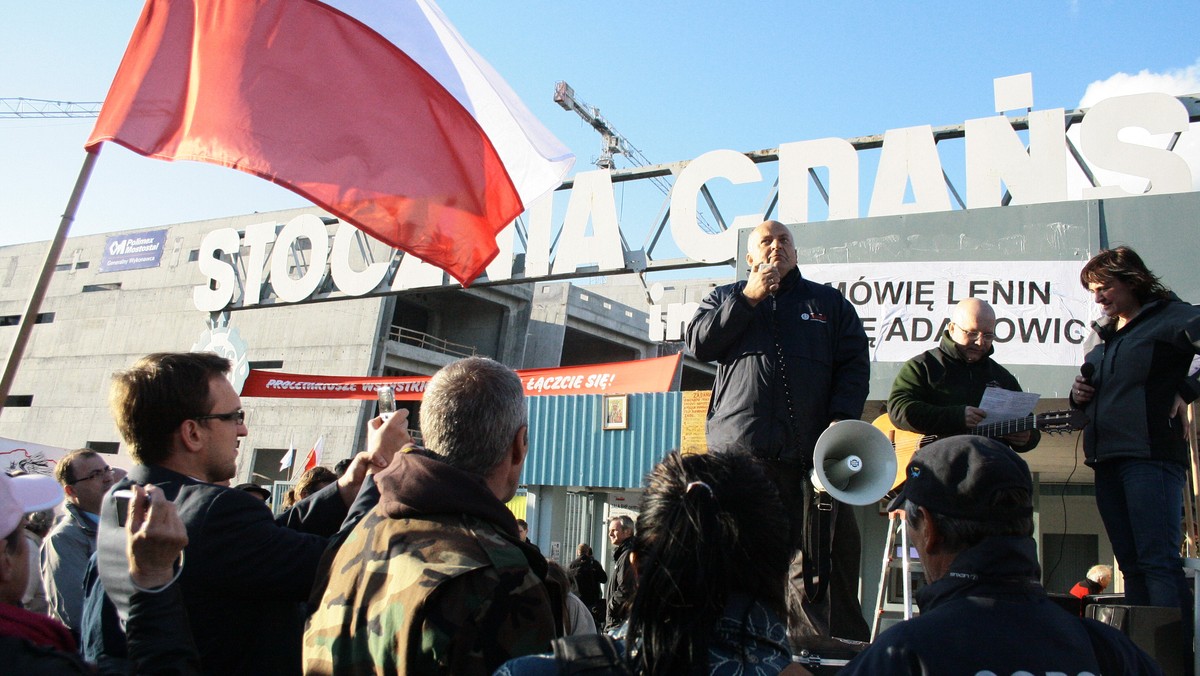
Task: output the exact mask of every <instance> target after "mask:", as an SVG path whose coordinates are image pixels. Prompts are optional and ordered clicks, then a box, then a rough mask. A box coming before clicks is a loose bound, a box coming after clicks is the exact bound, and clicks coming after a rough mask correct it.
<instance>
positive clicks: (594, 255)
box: [554, 169, 625, 275]
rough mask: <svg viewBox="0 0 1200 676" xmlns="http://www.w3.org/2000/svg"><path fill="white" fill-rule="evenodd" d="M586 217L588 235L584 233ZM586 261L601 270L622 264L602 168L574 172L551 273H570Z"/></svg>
mask: <svg viewBox="0 0 1200 676" xmlns="http://www.w3.org/2000/svg"><path fill="white" fill-rule="evenodd" d="M589 219H590V220H591V222H592V236H591V237H588V236H586V235H585V234H584V233H585V232H587V225H588V220H589ZM586 263H598V264H599V265H600V271H601V272H603V271H606V270H620V269H621V268H624V267H625V254H624V253H623V252H622V251H621V227H620V226H619V225H618V224H617V204H616V202H615V201H614V200H613V187H612V174H610V173H608V171H606V170H603V169H601V170H596V171H585V172H582V173H579V174H575V187H573V188H571V201H570V202H568V203H567V215H566V216H565V217H564V218H563V226H562V232H561V233H560V234H559V237H558V248H557V249H556V250H555V252H554V274H556V275H561V274H563V273H567V274H570V273H572V272H575V271H577V270H579V268H580V267H581V266H582V265H584V264H586Z"/></svg>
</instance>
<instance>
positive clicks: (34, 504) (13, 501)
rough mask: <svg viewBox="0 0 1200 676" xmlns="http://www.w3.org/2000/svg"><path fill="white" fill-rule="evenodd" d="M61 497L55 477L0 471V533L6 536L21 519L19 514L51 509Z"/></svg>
mask: <svg viewBox="0 0 1200 676" xmlns="http://www.w3.org/2000/svg"><path fill="white" fill-rule="evenodd" d="M62 499H63V489H62V486H59V485H58V482H57V481H55V480H54V477H51V476H46V475H45V474H22V475H21V476H16V477H12V476H9V475H8V474H5V473H4V472H0V537H8V535H9V534H10V533H12V532H13V530H15V529H16V527H17V524H18V523H21V517H23V516H25V515H26V514H29V513H31V512H40V511H42V510H43V509H50V508H51V507H54V506H55V505H57V504H58V503H60V502H62Z"/></svg>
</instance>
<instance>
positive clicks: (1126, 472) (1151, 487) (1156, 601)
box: [1095, 459, 1191, 616]
mask: <svg viewBox="0 0 1200 676" xmlns="http://www.w3.org/2000/svg"><path fill="white" fill-rule="evenodd" d="M1095 470H1096V507H1097V509H1099V511H1100V518H1101V519H1102V520H1103V521H1104V528H1105V530H1107V531H1108V539H1109V540H1111V541H1112V546H1113V553H1114V554H1116V557H1117V563H1119V564H1120V565H1121V572H1122V573H1123V574H1124V575H1125V602H1126V603H1127V604H1129V605H1136V606H1165V607H1168V608H1180V609H1181V610H1182V611H1183V613H1184V615H1185V616H1186V615H1189V614H1190V613H1191V610H1190V603H1191V602H1190V598H1189V594H1188V588H1187V580H1186V578H1185V576H1184V574H1183V560H1182V559H1181V558H1180V556H1179V545H1180V542H1181V539H1182V538H1183V528H1182V525H1181V523H1182V521H1183V517H1182V513H1183V486H1184V483H1185V481H1186V472H1185V470H1184V467H1183V465H1180V464H1178V463H1174V462H1168V461H1163V460H1137V459H1124V460H1109V461H1104V462H1099V463H1096V466H1095ZM1185 600H1186V601H1187V603H1186V604H1185Z"/></svg>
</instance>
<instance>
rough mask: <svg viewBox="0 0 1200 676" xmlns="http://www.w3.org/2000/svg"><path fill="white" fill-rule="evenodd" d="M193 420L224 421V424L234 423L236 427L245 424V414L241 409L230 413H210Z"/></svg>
mask: <svg viewBox="0 0 1200 676" xmlns="http://www.w3.org/2000/svg"><path fill="white" fill-rule="evenodd" d="M193 420H224V421H225V422H231V423H236V424H238V425H245V424H246V412H245V411H243V410H242V409H240V408H239V409H238V410H236V411H230V412H229V413H210V414H208V415H198V416H196V417H195V418H193Z"/></svg>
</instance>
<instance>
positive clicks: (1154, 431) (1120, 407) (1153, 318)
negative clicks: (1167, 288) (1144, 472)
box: [1072, 295, 1200, 465]
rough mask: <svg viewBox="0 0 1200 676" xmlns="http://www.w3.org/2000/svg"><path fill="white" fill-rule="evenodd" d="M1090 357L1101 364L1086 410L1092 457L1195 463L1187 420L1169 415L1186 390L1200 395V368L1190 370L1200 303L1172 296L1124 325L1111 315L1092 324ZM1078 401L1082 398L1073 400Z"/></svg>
mask: <svg viewBox="0 0 1200 676" xmlns="http://www.w3.org/2000/svg"><path fill="white" fill-rule="evenodd" d="M1092 327H1093V328H1094V329H1095V333H1093V334H1092V336H1091V338H1089V340H1088V343H1087V345H1086V346H1085V349H1086V350H1087V356H1086V357H1085V358H1084V361H1085V362H1086V363H1088V364H1091V365H1092V366H1093V367H1095V369H1096V370H1095V372H1094V373H1093V374H1092V385H1093V386H1094V387H1095V388H1096V396H1095V397H1094V398H1093V399H1092V401H1091V402H1089V403H1088V405H1087V406H1086V407H1085V408H1084V411H1085V412H1086V413H1087V416H1088V418H1090V419H1091V422H1090V423H1089V424H1088V426H1087V427H1085V428H1084V430H1083V450H1084V454H1085V455H1086V460H1085V462H1086V463H1087V464H1088V465H1095V464H1096V463H1097V462H1103V461H1105V460H1109V459H1118V458H1141V459H1151V460H1169V461H1171V462H1178V463H1180V464H1186V463H1187V461H1188V460H1187V457H1188V456H1187V453H1188V450H1187V439H1186V438H1185V434H1186V430H1187V425H1186V424H1185V421H1184V420H1183V419H1181V418H1178V417H1177V418H1170V417H1168V415H1167V413H1168V412H1169V411H1170V409H1171V405H1172V404H1173V403H1174V401H1175V395H1177V394H1178V395H1180V396H1181V397H1183V400H1184V401H1186V402H1189V403H1190V402H1193V401H1195V400H1196V399H1197V398H1200V374H1193V375H1191V376H1189V375H1188V369H1189V367H1190V366H1191V364H1192V357H1193V356H1195V355H1196V354H1200V308H1197V307H1195V306H1193V305H1189V304H1187V303H1185V302H1183V301H1181V300H1179V298H1178V297H1176V296H1174V295H1172V296H1171V298H1170V299H1168V300H1154V301H1151V302H1149V303H1146V304H1145V305H1143V306H1142V310H1141V312H1139V313H1138V314H1137V316H1136V317H1134V318H1133V320H1132V321H1130V322H1129V323H1128V324H1126V325H1125V326H1124V327H1122V328H1121V330H1120V331H1117V330H1116V324H1115V322H1114V321H1113V320H1111V319H1109V318H1107V317H1105V318H1103V319H1101V320H1100V321H1098V322H1095V323H1093V324H1092ZM1072 405H1074V402H1072Z"/></svg>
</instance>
